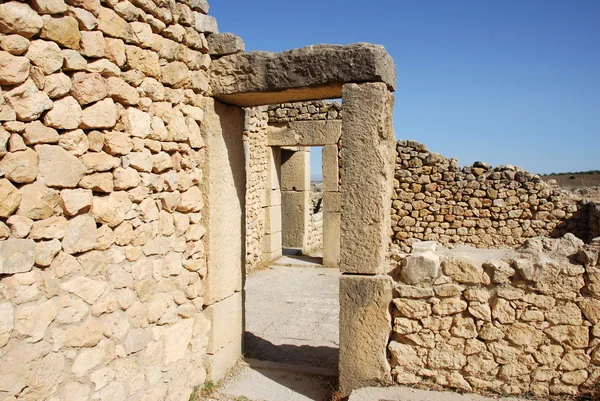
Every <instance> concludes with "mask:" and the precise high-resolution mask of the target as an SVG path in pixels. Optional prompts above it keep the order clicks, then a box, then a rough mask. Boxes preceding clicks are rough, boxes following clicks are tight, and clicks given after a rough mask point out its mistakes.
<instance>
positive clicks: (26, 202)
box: [17, 182, 60, 220]
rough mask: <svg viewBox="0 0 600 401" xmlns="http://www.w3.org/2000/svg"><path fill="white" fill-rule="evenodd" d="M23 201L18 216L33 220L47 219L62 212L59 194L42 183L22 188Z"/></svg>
mask: <svg viewBox="0 0 600 401" xmlns="http://www.w3.org/2000/svg"><path fill="white" fill-rule="evenodd" d="M21 192H22V194H23V200H22V201H21V205H20V207H19V210H17V214H19V215H21V216H25V217H28V218H30V219H33V220H40V219H46V218H48V217H50V216H52V215H53V214H54V213H55V212H57V213H59V212H60V206H59V198H58V193H57V192H56V191H55V190H53V189H50V188H48V187H46V186H45V185H44V184H42V183H40V182H35V183H33V184H30V185H25V186H23V187H22V188H21Z"/></svg>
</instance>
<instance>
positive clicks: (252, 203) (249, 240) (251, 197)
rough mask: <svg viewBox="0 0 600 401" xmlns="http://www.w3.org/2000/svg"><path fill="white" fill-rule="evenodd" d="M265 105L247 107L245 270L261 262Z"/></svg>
mask: <svg viewBox="0 0 600 401" xmlns="http://www.w3.org/2000/svg"><path fill="white" fill-rule="evenodd" d="M267 123H268V115H267V109H266V107H254V108H248V109H246V121H245V124H244V125H245V128H244V144H245V148H246V173H247V174H246V271H251V270H253V269H255V268H257V267H259V266H260V265H261V264H262V263H263V252H264V248H263V241H264V239H265V234H266V230H267V217H268V210H266V209H267V207H268V206H267V199H268V197H267V195H268V194H269V192H270V185H269V178H270V177H269V176H268V167H269V155H268V153H267V152H268V151H269V149H268V146H267Z"/></svg>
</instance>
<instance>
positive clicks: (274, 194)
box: [266, 188, 281, 206]
mask: <svg viewBox="0 0 600 401" xmlns="http://www.w3.org/2000/svg"><path fill="white" fill-rule="evenodd" d="M266 191H267V197H266V198H267V199H266V202H267V203H266V204H267V205H270V206H281V190H279V189H269V188H267V189H266Z"/></svg>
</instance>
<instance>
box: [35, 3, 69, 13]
mask: <svg viewBox="0 0 600 401" xmlns="http://www.w3.org/2000/svg"><path fill="white" fill-rule="evenodd" d="M31 6H32V7H33V8H34V9H35V10H36V11H37V12H38V13H40V14H62V13H64V12H66V11H67V5H66V3H65V2H64V1H63V0H33V1H32V2H31Z"/></svg>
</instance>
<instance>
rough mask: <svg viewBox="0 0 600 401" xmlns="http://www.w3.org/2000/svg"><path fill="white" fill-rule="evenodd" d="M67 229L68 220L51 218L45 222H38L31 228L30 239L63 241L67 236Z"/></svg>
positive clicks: (60, 217) (57, 217)
mask: <svg viewBox="0 0 600 401" xmlns="http://www.w3.org/2000/svg"><path fill="white" fill-rule="evenodd" d="M66 229H67V219H65V218H64V217H62V216H54V217H49V218H47V219H44V220H37V221H36V222H34V223H33V226H32V227H31V232H30V233H29V238H31V239H34V240H39V239H61V238H62V237H64V236H65V230H66Z"/></svg>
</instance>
